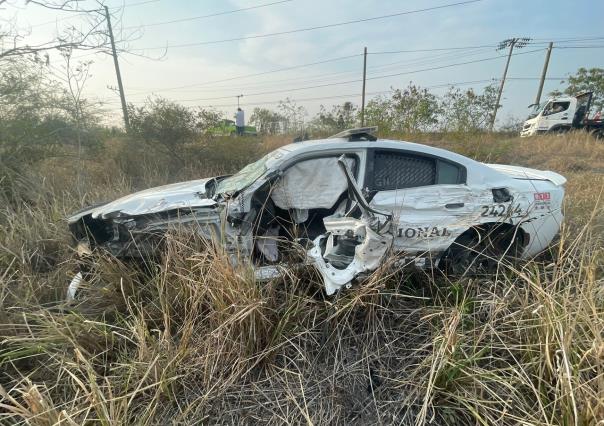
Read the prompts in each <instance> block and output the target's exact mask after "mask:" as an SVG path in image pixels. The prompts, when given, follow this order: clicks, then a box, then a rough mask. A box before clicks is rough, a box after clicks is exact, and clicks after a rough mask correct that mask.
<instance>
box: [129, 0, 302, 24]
mask: <svg viewBox="0 0 604 426" xmlns="http://www.w3.org/2000/svg"><path fill="white" fill-rule="evenodd" d="M292 1H293V0H280V1H275V2H272V3H264V4H259V5H256V6H249V7H243V8H240V9H233V10H227V11H224V12H216V13H210V14H208V15H199V16H191V17H188V18H180V19H173V20H171V21H162V22H153V23H151V24H143V25H140V27H144V28H147V27H157V26H160V25H168V24H175V23H178V22H187V21H195V20H198V19H206V18H211V17H214V16H221V15H229V14H232V13H236V12H243V11H246V10H253V9H260V8H263V7H268V6H273V5H276V4H281V3H289V2H292ZM133 28H139V26H136V25H131V26H129V27H123V28H122V29H124V30H128V29H133Z"/></svg>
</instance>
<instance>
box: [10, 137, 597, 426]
mask: <svg viewBox="0 0 604 426" xmlns="http://www.w3.org/2000/svg"><path fill="white" fill-rule="evenodd" d="M406 139H408V140H410V139H414V138H412V137H411V136H407V137H406ZM415 139H417V138H415ZM452 140H453V142H443V141H437V142H435V143H436V144H437V145H440V146H444V147H447V148H449V149H452V150H455V151H458V152H461V153H463V154H466V155H470V156H473V157H475V158H478V159H480V160H485V161H493V162H509V163H514V164H521V165H527V166H531V167H537V168H542V169H552V170H555V171H558V172H560V173H562V174H564V175H566V176H567V177H568V178H569V183H568V185H567V190H568V199H567V203H566V217H567V224H566V226H565V228H564V232H563V234H562V237H561V240H560V244H559V245H558V246H557V247H556V249H555V254H554V256H553V257H552V258H551V259H549V260H547V261H544V262H539V261H532V262H527V263H524V264H521V265H504V267H503V268H501V271H500V273H499V274H498V275H497V276H495V277H489V278H488V279H487V278H485V279H481V280H463V281H459V282H450V281H448V280H447V279H446V278H445V277H442V276H429V275H425V274H423V273H416V274H409V273H406V272H405V273H402V272H400V271H396V270H393V269H392V268H389V267H388V265H386V266H385V267H384V268H382V269H380V270H379V271H376V273H374V274H373V275H372V276H371V277H370V278H369V279H368V280H367V281H366V282H365V283H363V284H362V285H360V286H358V287H356V288H353V289H351V290H350V291H346V292H344V293H342V294H340V295H338V296H337V297H335V298H326V297H324V296H323V293H322V290H321V283H320V281H319V279H318V277H317V276H316V274H315V273H314V272H313V271H312V269H305V270H298V271H292V272H291V273H290V274H288V275H287V276H286V277H284V278H283V279H279V280H275V281H273V282H270V283H268V284H258V283H256V282H255V281H254V279H253V274H252V273H251V271H250V270H249V269H246V268H243V267H242V268H233V267H231V266H230V265H229V263H228V261H227V259H226V256H225V255H224V254H223V253H221V252H220V251H219V250H217V249H215V248H213V247H207V246H206V245H205V244H204V242H203V241H198V240H196V239H191V238H190V237H187V236H185V235H173V236H170V238H169V242H168V245H167V249H166V251H165V253H164V256H163V258H162V260H161V262H159V264H158V265H156V266H154V267H152V268H145V269H143V270H139V269H135V268H134V267H133V266H132V265H125V264H122V263H120V262H118V261H116V260H115V259H110V258H106V257H102V256H97V257H96V258H95V262H94V263H95V265H96V267H95V271H94V274H93V275H94V276H93V278H92V279H91V280H90V285H89V287H88V288H86V289H85V290H84V291H83V297H82V298H81V299H80V302H79V305H78V306H75V307H73V306H66V305H64V304H63V303H62V302H61V300H62V299H63V297H64V294H65V289H66V285H67V282H68V280H69V278H70V276H71V274H73V272H74V270H75V267H76V265H75V261H74V260H73V256H72V253H71V250H70V249H69V237H68V235H67V232H66V230H65V228H66V226H65V223H64V222H63V217H64V216H65V214H66V213H67V212H69V211H70V210H74V209H76V208H78V207H79V206H81V205H82V204H86V203H88V202H94V201H99V200H101V199H106V198H112V197H114V196H117V195H120V194H123V193H127V192H130V191H132V190H133V189H135V188H139V187H142V186H150V185H154V184H160V183H165V182H168V181H174V180H178V179H186V178H193V177H199V176H204V175H209V174H215V173H216V172H220V171H230V170H233V169H235V168H237V167H239V163H240V162H241V161H242V158H243V157H245V156H246V155H247V156H248V157H249V159H250V160H251V159H252V157H254V156H259V155H261V154H262V153H263V152H265V151H266V150H268V149H274V148H275V147H277V146H279V145H281V144H283V143H285V141H286V140H285V139H284V138H278V137H274V138H271V139H267V140H266V141H254V142H252V143H253V144H255V145H253V146H251V148H250V147H247V148H246V149H247V151H245V152H244V153H240V154H239V155H240V156H239V157H237V158H235V159H232V158H231V156H230V153H231V152H232V149H233V145H228V144H227V145H221V144H220V142H219V141H217V142H216V141H215V143H216V145H215V146H214V147H213V148H214V149H215V153H214V154H213V155H214V157H213V159H212V160H211V161H209V160H207V159H206V160H207V161H206V160H204V161H200V162H199V167H198V168H196V167H195V162H194V161H191V162H190V163H189V164H187V165H186V167H183V168H182V169H180V170H179V171H177V172H170V173H163V172H159V171H158V167H157V164H154V163H153V159H152V158H146V157H144V156H142V157H140V158H139V157H137V158H139V160H140V161H139V162H138V163H136V164H130V163H128V162H123V163H120V162H119V158H118V157H119V156H120V155H121V154H120V153H123V152H124V150H127V149H128V148H127V147H125V146H123V145H122V144H123V141H113V142H111V146H110V149H108V150H106V151H104V152H103V153H102V154H100V155H99V157H97V158H91V159H88V160H85V161H86V164H87V167H86V173H85V174H84V175H83V176H81V182H80V186H79V188H77V189H76V188H73V185H72V182H73V179H75V175H74V171H73V167H72V166H66V165H64V164H62V163H59V162H56V161H48V162H47V163H46V164H44V165H41V166H40V168H38V169H37V170H30V171H27V172H24V174H23V176H19V178H18V179H14V181H13V182H12V183H11V184H12V185H13V188H14V189H15V190H14V193H13V194H12V198H11V199H10V200H6V202H4V203H3V204H2V208H1V210H0V369H1V371H0V385H1V387H0V419H1V420H0V421H2V422H4V423H6V424H16V423H23V424H33V425H55V424H66V425H69V424H97V423H100V424H108V425H113V424H166V423H174V424H197V423H202V424H206V423H214V424H216V423H219V424H249V423H270V424H284V423H287V424H289V423H292V424H301V423H305V424H375V423H395V424H417V425H419V424H426V423H430V424H459V425H466V424H483V425H491V424H509V425H516V424H539V425H540V424H552V425H553V424H556V425H557V424H564V425H597V424H602V421H603V420H604V335H603V330H604V278H603V276H604V249H603V248H602V246H603V244H602V241H603V239H604V238H603V237H604V231H603V229H602V226H603V225H604V221H603V218H602V216H603V215H602V214H601V207H602V206H601V201H600V197H601V195H602V187H603V186H604V175H603V171H604V170H602V167H603V164H604V162H603V160H604V144H598V143H596V142H593V141H592V140H590V139H589V138H587V137H585V136H584V135H571V136H565V137H541V138H535V139H529V140H520V139H519V138H506V137H501V136H500V137H491V136H489V137H488V138H484V137H479V136H476V137H466V138H462V137H460V136H459V135H457V136H454V137H453V139H452ZM456 140H457V141H458V142H456ZM229 143H232V142H229ZM252 148H253V149H252ZM133 149H134V148H133ZM204 152H205V151H204ZM116 156H118V157H116ZM132 156H134V157H136V155H135V154H132ZM192 158H193V157H192ZM122 161H123V159H122ZM155 161H157V159H156V160H155ZM13 178H14V177H13ZM145 184H146V185H145Z"/></svg>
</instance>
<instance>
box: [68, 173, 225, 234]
mask: <svg viewBox="0 0 604 426" xmlns="http://www.w3.org/2000/svg"><path fill="white" fill-rule="evenodd" d="M211 179H213V178H206V179H198V180H191V181H187V182H179V183H173V184H170V185H163V186H158V187H155V188H149V189H145V190H143V191H139V192H135V193H134V194H130V195H126V196H125V197H122V198H118V199H117V200H115V201H112V202H110V203H107V204H103V205H100V206H97V207H93V208H90V209H87V210H84V211H80V212H78V213H76V214H74V215H73V216H71V217H70V218H69V219H68V222H69V223H74V222H76V221H77V220H79V219H80V218H81V217H82V216H85V215H88V214H92V217H93V218H95V219H96V218H99V217H100V218H106V217H110V216H111V217H115V216H121V215H125V216H138V215H146V214H153V213H159V212H163V211H168V210H175V209H186V208H195V207H210V206H214V205H216V204H217V203H216V201H214V200H212V199H208V198H206V195H205V192H206V184H207V183H208V182H209V181H210V180H211Z"/></svg>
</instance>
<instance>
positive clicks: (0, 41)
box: [0, 0, 109, 59]
mask: <svg viewBox="0 0 604 426" xmlns="http://www.w3.org/2000/svg"><path fill="white" fill-rule="evenodd" d="M23 1H24V3H25V7H41V8H45V9H51V10H57V11H63V12H66V13H76V14H77V15H78V16H82V17H84V18H85V19H86V24H85V25H83V26H82V28H77V27H75V26H73V25H70V26H66V27H65V28H64V29H63V30H61V31H58V32H57V34H56V35H55V36H54V37H52V38H51V39H50V40H48V41H46V42H42V43H36V44H29V43H27V42H26V39H27V37H28V36H30V35H31V34H32V29H31V28H25V27H21V26H19V24H18V22H17V20H16V18H15V17H9V18H0V59H2V58H6V57H10V56H22V55H28V54H39V53H40V52H47V51H49V50H54V49H78V50H99V49H106V48H108V46H109V38H108V35H107V29H106V23H105V17H104V15H103V14H102V13H99V12H100V11H101V9H102V7H101V6H102V2H99V3H98V4H99V7H98V8H95V9H81V8H80V7H79V3H80V2H79V1H77V0H60V1H56V0H23ZM18 3H19V2H18V1H13V2H10V1H9V0H0V7H2V6H4V8H6V7H7V6H8V7H10V6H15V5H17V4H18Z"/></svg>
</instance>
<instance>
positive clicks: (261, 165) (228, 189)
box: [216, 155, 269, 194]
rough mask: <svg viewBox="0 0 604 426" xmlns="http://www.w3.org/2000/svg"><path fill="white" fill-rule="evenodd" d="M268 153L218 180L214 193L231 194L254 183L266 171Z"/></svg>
mask: <svg viewBox="0 0 604 426" xmlns="http://www.w3.org/2000/svg"><path fill="white" fill-rule="evenodd" d="M268 158H269V155H265V156H264V157H262V158H261V159H260V160H258V161H256V162H254V163H250V164H248V165H247V166H245V167H244V168H243V169H241V170H239V171H238V172H237V173H235V174H234V175H232V176H230V177H228V178H226V179H223V180H221V181H220V182H218V186H217V187H216V194H232V193H234V192H238V191H241V190H242V189H245V188H247V187H248V186H250V185H251V184H252V183H254V182H255V181H256V180H257V179H258V178H259V177H260V176H262V175H263V174H264V172H265V171H266V162H267V160H268Z"/></svg>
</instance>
